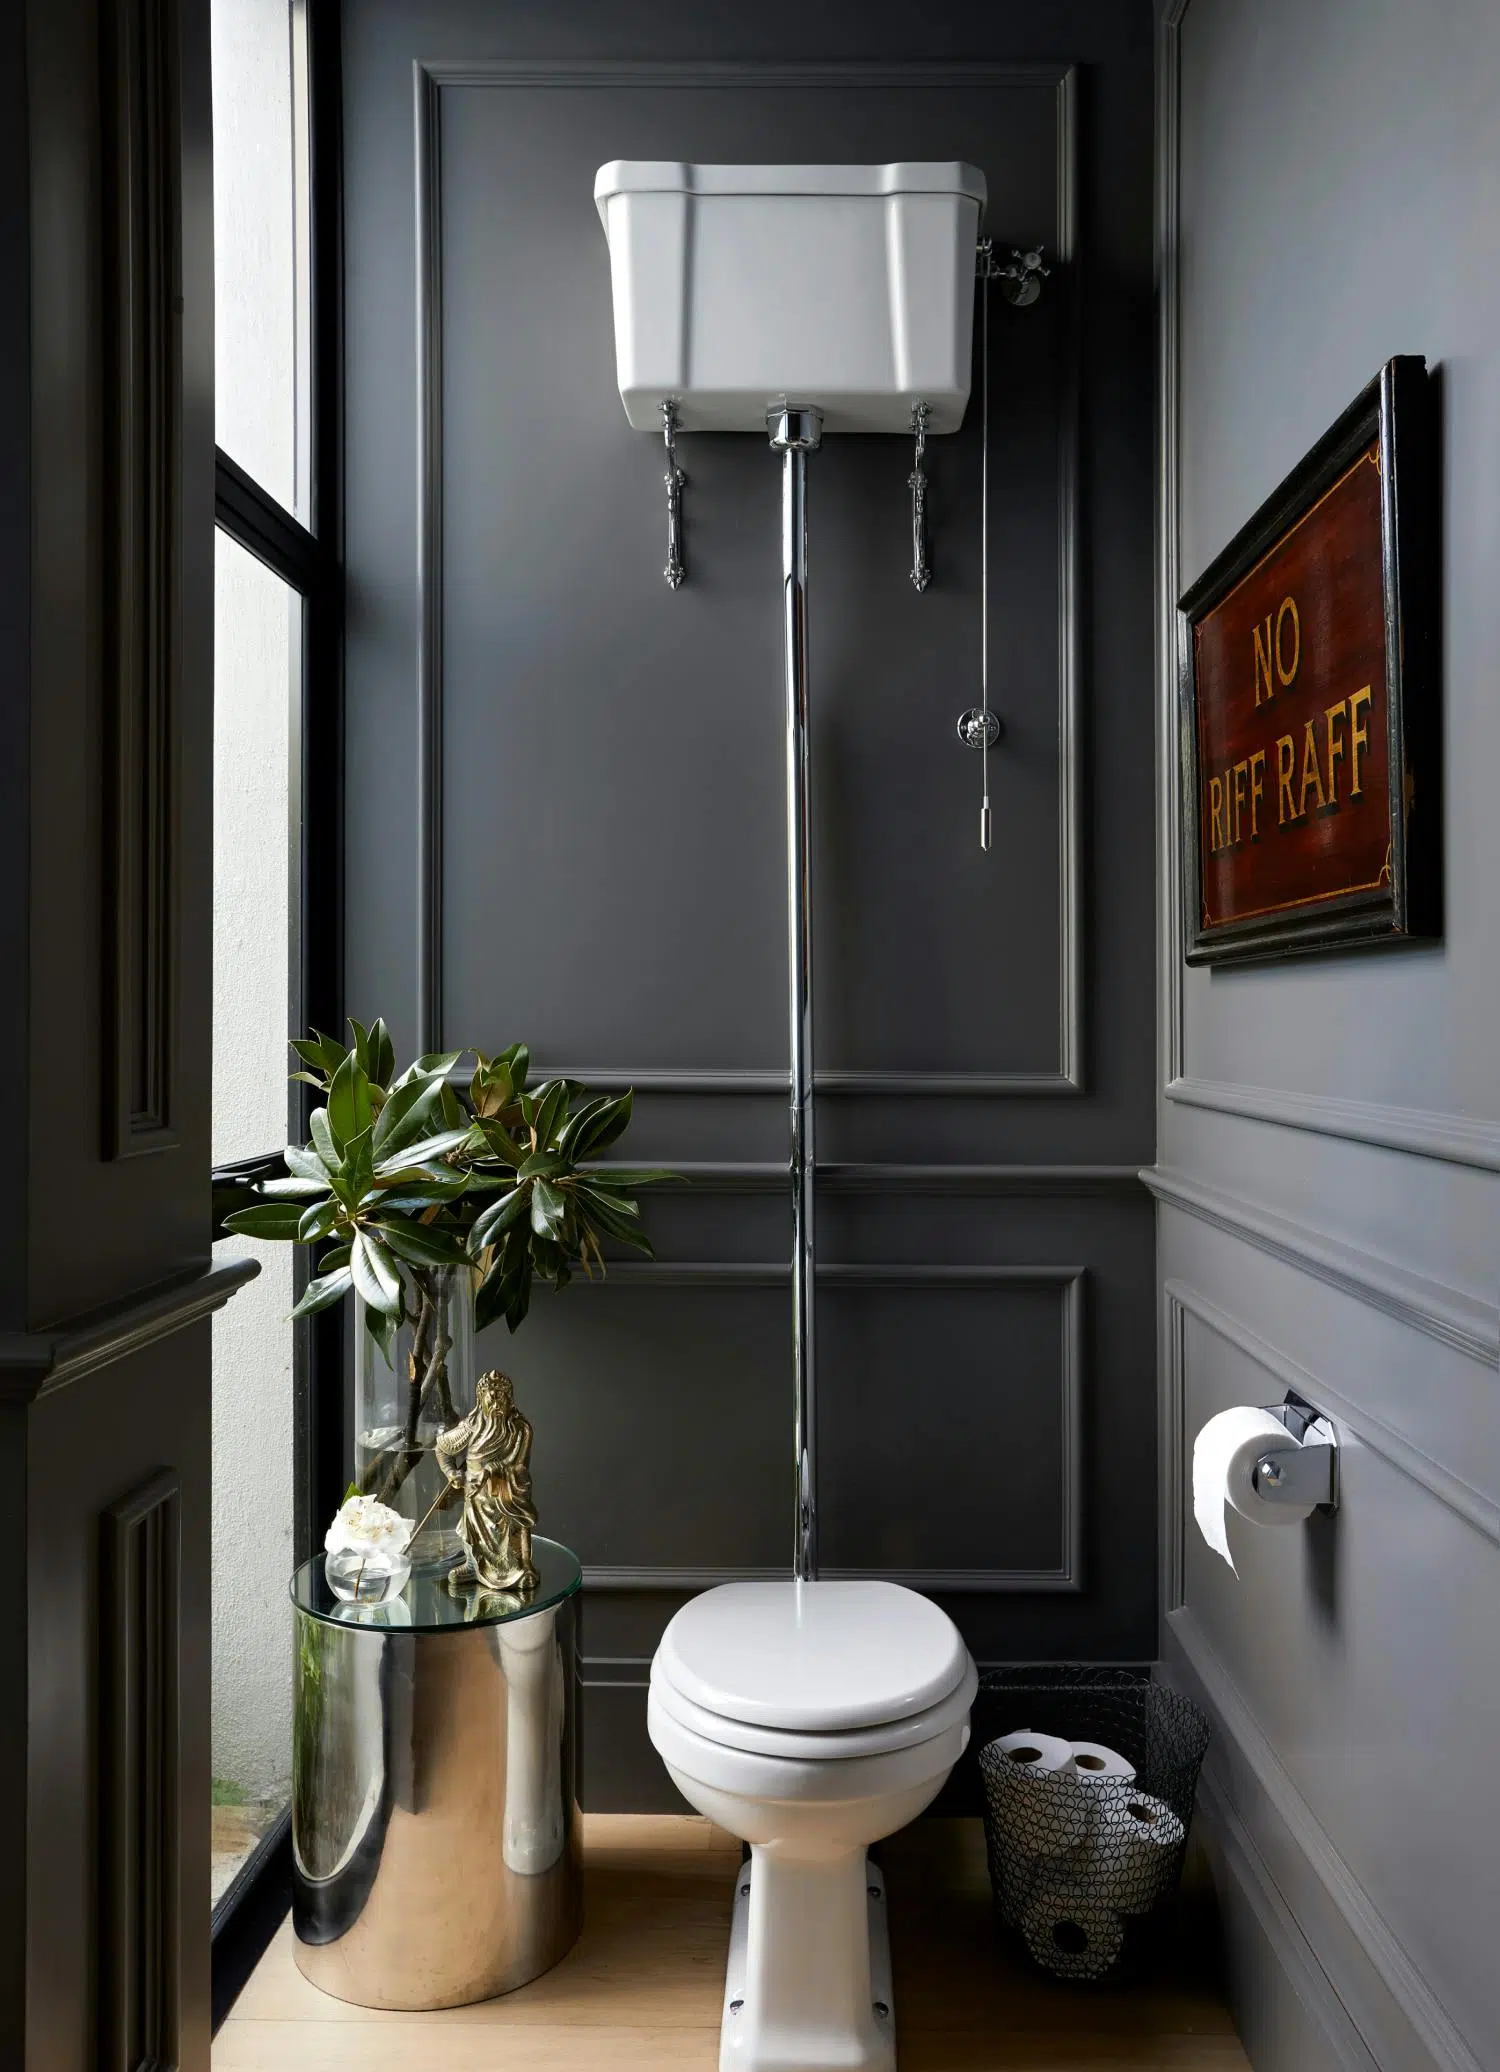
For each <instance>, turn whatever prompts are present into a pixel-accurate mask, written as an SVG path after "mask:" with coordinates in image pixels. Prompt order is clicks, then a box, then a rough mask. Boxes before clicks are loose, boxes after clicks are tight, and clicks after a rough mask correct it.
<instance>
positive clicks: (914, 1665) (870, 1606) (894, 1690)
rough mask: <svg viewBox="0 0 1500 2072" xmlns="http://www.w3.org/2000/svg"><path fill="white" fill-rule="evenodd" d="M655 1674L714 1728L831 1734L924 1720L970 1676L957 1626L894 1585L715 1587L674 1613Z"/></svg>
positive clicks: (846, 1583)
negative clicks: (730, 1723)
mask: <svg viewBox="0 0 1500 2072" xmlns="http://www.w3.org/2000/svg"><path fill="white" fill-rule="evenodd" d="M656 1659H657V1666H658V1668H659V1669H660V1671H661V1674H662V1676H663V1677H664V1678H665V1679H666V1681H667V1682H668V1683H670V1684H671V1685H672V1686H674V1688H675V1689H677V1690H679V1691H680V1692H681V1693H682V1695H683V1696H684V1697H685V1698H687V1699H689V1700H691V1702H692V1703H693V1704H694V1705H699V1706H702V1707H703V1708H704V1709H705V1711H708V1712H711V1713H715V1714H717V1715H718V1716H719V1717H720V1718H721V1719H731V1720H746V1721H750V1722H752V1723H754V1724H756V1725H761V1726H767V1727H785V1728H796V1729H802V1730H806V1731H809V1732H814V1733H837V1732H839V1731H841V1730H843V1729H846V1728H850V1727H868V1726H879V1725H881V1724H883V1723H886V1722H889V1721H891V1720H898V1719H906V1718H907V1717H908V1716H909V1715H910V1714H912V1713H915V1712H923V1711H925V1710H926V1709H927V1708H928V1707H929V1706H932V1705H936V1704H937V1703H938V1702H939V1701H940V1700H942V1699H944V1698H946V1697H948V1696H949V1694H950V1693H951V1692H952V1691H953V1689H954V1687H955V1686H956V1685H957V1684H958V1683H959V1682H960V1681H961V1680H962V1678H963V1677H964V1675H965V1674H966V1672H967V1670H968V1667H969V1655H968V1650H967V1649H966V1648H965V1646H964V1644H963V1641H962V1640H961V1639H960V1638H959V1633H958V1628H957V1627H956V1626H955V1625H954V1623H953V1621H952V1620H951V1619H950V1618H949V1617H948V1615H947V1613H946V1612H943V1611H940V1610H939V1609H938V1607H937V1606H936V1605H935V1604H932V1603H930V1602H929V1600H928V1599H927V1598H925V1597H918V1596H917V1594H916V1592H915V1591H913V1590H903V1589H901V1588H900V1587H899V1586H898V1585H896V1584H895V1583H881V1582H866V1581H842V1580H837V1579H830V1580H828V1581H819V1582H813V1583H795V1582H792V1581H791V1580H790V1579H788V1580H787V1581H785V1582H764V1583H725V1584H722V1585H721V1586H720V1587H719V1588H718V1589H717V1590H706V1591H705V1592H704V1593H703V1595H702V1596H701V1597H695V1598H694V1599H693V1600H692V1602H691V1603H690V1604H685V1605H684V1606H683V1607H682V1610H681V1611H680V1612H678V1613H677V1615H676V1617H675V1618H674V1619H673V1620H672V1622H671V1624H670V1625H669V1626H668V1627H667V1630H666V1632H665V1633H664V1634H663V1635H662V1641H661V1646H660V1648H659V1649H658V1651H657V1658H656Z"/></svg>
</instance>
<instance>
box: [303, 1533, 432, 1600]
mask: <svg viewBox="0 0 1500 2072" xmlns="http://www.w3.org/2000/svg"><path fill="white" fill-rule="evenodd" d="M323 1569H324V1573H325V1574H326V1575H327V1577H328V1587H329V1589H330V1590H331V1591H332V1592H333V1594H334V1596H335V1597H339V1598H342V1599H343V1601H344V1603H345V1604H389V1602H390V1601H391V1599H392V1598H393V1597H399V1596H400V1595H401V1592H402V1591H403V1590H404V1589H405V1588H406V1585H407V1581H408V1578H409V1577H410V1575H411V1563H410V1561H409V1560H408V1559H407V1557H406V1555H405V1553H404V1552H402V1553H397V1552H395V1551H394V1550H392V1549H388V1548H381V1547H372V1548H370V1549H368V1550H365V1549H362V1548H358V1547H340V1548H339V1549H338V1550H337V1552H335V1553H332V1554H330V1555H328V1556H327V1558H326V1560H325V1561H324V1564H323Z"/></svg>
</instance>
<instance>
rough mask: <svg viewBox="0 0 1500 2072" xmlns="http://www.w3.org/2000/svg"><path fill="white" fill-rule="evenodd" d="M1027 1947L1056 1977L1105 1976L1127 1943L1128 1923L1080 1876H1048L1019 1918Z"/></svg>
mask: <svg viewBox="0 0 1500 2072" xmlns="http://www.w3.org/2000/svg"><path fill="white" fill-rule="evenodd" d="M1021 1933H1022V1935H1023V1936H1024V1937H1025V1938H1026V1947H1027V1949H1028V1950H1029V1951H1030V1952H1031V1954H1032V1956H1033V1957H1034V1958H1035V1959H1036V1961H1037V1963H1038V1964H1040V1965H1041V1967H1042V1969H1043V1970H1044V1971H1050V1972H1051V1973H1052V1974H1053V1976H1054V1977H1055V1978H1075V1979H1098V1978H1103V1977H1104V1976H1105V1974H1106V1973H1107V1972H1108V1971H1109V1970H1110V1968H1111V1966H1112V1965H1113V1964H1114V1962H1115V1959H1116V1958H1117V1957H1118V1956H1119V1954H1120V1951H1121V1949H1122V1948H1123V1947H1124V1943H1125V1923H1124V1922H1123V1921H1122V1920H1121V1919H1120V1916H1119V1915H1118V1914H1117V1913H1116V1912H1115V1911H1114V1909H1113V1907H1110V1906H1108V1905H1106V1904H1105V1903H1104V1902H1103V1901H1102V1900H1101V1899H1100V1898H1099V1897H1098V1895H1097V1894H1096V1893H1095V1892H1093V1891H1092V1890H1091V1889H1090V1888H1089V1886H1088V1885H1087V1884H1086V1883H1084V1882H1083V1881H1082V1880H1081V1879H1074V1878H1070V1877H1065V1876H1057V1875H1054V1876H1051V1877H1045V1878H1042V1879H1040V1880H1039V1881H1038V1883H1037V1887H1036V1890H1035V1891H1034V1892H1033V1893H1032V1896H1031V1898H1030V1900H1029V1901H1028V1902H1027V1905H1026V1909H1025V1912H1024V1913H1023V1914H1022V1916H1021Z"/></svg>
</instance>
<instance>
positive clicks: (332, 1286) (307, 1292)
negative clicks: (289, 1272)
mask: <svg viewBox="0 0 1500 2072" xmlns="http://www.w3.org/2000/svg"><path fill="white" fill-rule="evenodd" d="M353 1285H354V1278H353V1276H352V1274H351V1273H350V1272H349V1269H348V1267H342V1268H341V1269H340V1270H339V1271H338V1272H337V1273H325V1274H322V1275H320V1276H319V1278H318V1279H317V1280H315V1281H309V1282H308V1284H307V1286H306V1287H305V1288H304V1289H303V1291H302V1300H301V1301H300V1302H299V1303H298V1304H297V1307H296V1308H295V1309H294V1310H293V1311H292V1316H293V1317H294V1318H295V1317H315V1316H316V1315H317V1313H318V1311H319V1310H320V1309H332V1307H333V1305H334V1304H335V1303H336V1302H342V1300H343V1299H344V1297H345V1296H346V1295H347V1294H348V1292H349V1290H350V1289H351V1288H352V1287H353Z"/></svg>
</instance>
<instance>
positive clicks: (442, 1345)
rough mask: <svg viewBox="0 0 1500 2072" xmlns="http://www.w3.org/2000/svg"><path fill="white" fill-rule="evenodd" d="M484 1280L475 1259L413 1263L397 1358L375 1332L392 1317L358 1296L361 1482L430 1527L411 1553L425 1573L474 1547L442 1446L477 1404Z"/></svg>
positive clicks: (406, 1270)
mask: <svg viewBox="0 0 1500 2072" xmlns="http://www.w3.org/2000/svg"><path fill="white" fill-rule="evenodd" d="M474 1286H475V1282H474V1274H473V1272H472V1270H471V1269H470V1268H469V1267H467V1266H403V1267H402V1269H401V1287H402V1295H403V1305H402V1315H401V1321H400V1323H399V1324H397V1325H396V1327H395V1329H394V1331H393V1332H392V1333H391V1334H390V1337H389V1357H387V1347H386V1346H385V1345H382V1343H381V1339H380V1336H379V1331H378V1328H377V1330H376V1331H372V1330H371V1329H370V1326H371V1324H372V1322H373V1323H374V1324H375V1325H376V1326H377V1327H380V1326H381V1324H382V1319H381V1318H380V1317H379V1316H376V1315H373V1314H372V1312H371V1311H370V1310H369V1308H368V1307H367V1305H366V1304H365V1302H364V1301H363V1300H362V1299H361V1298H360V1297H358V1296H356V1297H355V1321H354V1398H355V1422H354V1430H355V1440H354V1479H355V1482H356V1483H357V1484H358V1486H359V1490H360V1493H361V1495H364V1496H374V1497H379V1499H380V1501H381V1502H382V1503H383V1504H389V1505H390V1506H391V1508H392V1510H395V1511H399V1512H400V1513H401V1516H402V1517H403V1518H410V1519H411V1521H412V1523H413V1525H416V1526H418V1527H419V1528H420V1529H419V1530H418V1531H417V1532H416V1533H415V1534H414V1535H413V1537H412V1540H411V1542H410V1544H409V1546H408V1547H407V1550H406V1552H407V1557H408V1559H409V1560H410V1562H411V1565H412V1567H413V1569H415V1570H416V1571H417V1572H418V1573H421V1572H422V1571H424V1570H425V1571H426V1572H428V1573H431V1572H432V1571H433V1570H435V1569H443V1568H449V1567H452V1566H453V1564H454V1563H455V1562H457V1561H459V1560H460V1559H461V1558H462V1555H463V1551H464V1550H463V1544H462V1542H461V1541H460V1539H459V1537H458V1529H457V1528H458V1521H459V1519H460V1517H461V1516H462V1515H463V1510H462V1503H461V1500H460V1498H459V1496H458V1493H457V1491H455V1490H453V1489H451V1488H450V1487H449V1486H448V1483H447V1480H446V1478H445V1477H444V1475H443V1471H442V1469H441V1468H440V1467H439V1465H438V1460H437V1453H436V1446H437V1441H438V1435H439V1434H440V1433H441V1432H445V1431H447V1430H448V1428H449V1427H450V1426H451V1425H456V1424H458V1423H460V1422H461V1421H462V1420H463V1419H464V1418H466V1417H467V1416H468V1414H469V1412H470V1411H471V1410H472V1409H473V1408H474V1379H475V1377H474Z"/></svg>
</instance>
